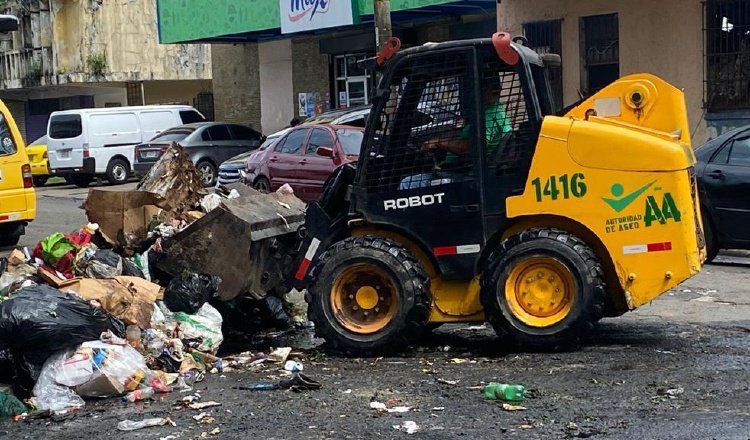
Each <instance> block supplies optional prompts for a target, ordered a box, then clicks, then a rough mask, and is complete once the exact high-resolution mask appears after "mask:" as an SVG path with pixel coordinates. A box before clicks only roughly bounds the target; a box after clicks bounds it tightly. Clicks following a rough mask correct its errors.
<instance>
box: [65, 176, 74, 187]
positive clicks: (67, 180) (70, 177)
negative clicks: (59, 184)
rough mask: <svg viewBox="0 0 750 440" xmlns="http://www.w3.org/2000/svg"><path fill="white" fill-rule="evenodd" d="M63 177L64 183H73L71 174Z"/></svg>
mask: <svg viewBox="0 0 750 440" xmlns="http://www.w3.org/2000/svg"><path fill="white" fill-rule="evenodd" d="M63 179H65V183H67V184H68V185H75V182H74V181H73V177H72V176H65V177H63Z"/></svg>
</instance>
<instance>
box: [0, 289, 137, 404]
mask: <svg viewBox="0 0 750 440" xmlns="http://www.w3.org/2000/svg"><path fill="white" fill-rule="evenodd" d="M107 330H111V331H112V332H113V333H115V334H116V335H117V336H120V337H124V336H125V325H124V324H123V323H122V321H120V320H119V319H117V318H115V317H113V316H111V315H109V314H107V313H106V312H104V311H103V310H101V309H97V308H96V307H94V306H92V305H91V304H89V303H87V302H85V301H83V300H81V299H79V298H78V297H76V296H73V295H68V294H65V293H63V292H60V291H59V290H57V289H54V288H52V287H50V286H46V285H38V286H30V287H26V288H23V289H21V290H19V291H17V292H16V293H15V294H14V295H13V296H12V297H10V298H9V299H7V300H5V301H3V302H2V303H0V344H4V345H5V346H7V347H8V348H9V349H10V352H11V354H12V356H13V360H14V364H15V376H16V379H15V381H14V385H16V386H17V390H16V391H17V392H18V393H19V394H20V395H23V396H28V395H29V394H30V393H31V389H32V388H33V386H34V383H35V382H36V380H37V379H38V378H39V373H40V372H41V369H42V366H43V365H44V362H45V361H46V360H47V358H48V357H49V356H51V355H52V354H53V353H55V352H57V351H59V350H62V349H65V348H72V347H75V346H77V345H79V344H81V343H83V342H86V341H92V340H97V339H99V335H101V333H103V332H105V331H107Z"/></svg>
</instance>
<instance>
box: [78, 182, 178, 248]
mask: <svg viewBox="0 0 750 440" xmlns="http://www.w3.org/2000/svg"><path fill="white" fill-rule="evenodd" d="M163 205H164V200H163V199H162V198H161V197H159V196H158V195H156V194H152V193H148V192H144V191H113V190H107V189H103V188H91V189H90V190H89V195H88V198H86V202H85V203H84V209H85V210H86V216H87V217H88V219H89V221H90V222H92V223H98V224H99V231H100V232H101V234H102V236H103V237H104V239H105V240H107V241H108V242H109V243H110V244H112V245H113V246H121V247H125V248H133V247H136V246H137V245H138V244H139V243H140V242H141V241H142V240H144V239H145V238H146V234H147V233H148V225H149V223H150V222H151V219H152V218H153V216H154V215H157V216H158V215H159V214H160V213H161V211H162V208H161V206H163Z"/></svg>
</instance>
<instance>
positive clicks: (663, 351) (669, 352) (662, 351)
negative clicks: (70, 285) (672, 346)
mask: <svg viewBox="0 0 750 440" xmlns="http://www.w3.org/2000/svg"><path fill="white" fill-rule="evenodd" d="M655 351H656V352H657V353H661V354H674V353H673V352H672V351H670V350H660V349H658V348H657V349H656V350H655Z"/></svg>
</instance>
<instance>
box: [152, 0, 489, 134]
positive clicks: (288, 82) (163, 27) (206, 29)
mask: <svg viewBox="0 0 750 440" xmlns="http://www.w3.org/2000/svg"><path fill="white" fill-rule="evenodd" d="M157 3H158V11H159V30H160V38H161V42H162V43H169V44H173V43H177V44H185V43H189V42H194V43H207V42H208V43H213V44H212V49H211V51H212V65H213V84H214V93H215V94H214V103H215V114H216V118H217V120H226V121H231V122H242V123H247V124H250V125H251V126H253V127H255V128H259V129H261V130H262V131H263V132H264V133H267V134H268V133H272V132H274V131H277V130H279V129H281V128H283V127H285V126H287V125H288V124H289V121H290V120H291V119H292V118H294V117H299V118H301V119H304V118H306V117H308V116H312V115H315V114H318V113H320V112H322V111H325V110H328V109H332V108H345V107H354V106H360V105H366V104H369V102H370V95H371V92H372V90H373V88H374V77H373V74H372V72H369V71H367V70H366V69H364V68H362V67H361V66H360V65H359V64H358V63H357V61H359V60H362V59H364V58H368V57H372V56H374V55H375V53H376V47H375V46H376V43H375V41H376V39H375V31H374V23H373V0H316V1H305V0H213V1H208V0H193V1H190V2H185V1H181V0H157ZM495 6H496V0H391V1H390V7H391V12H392V13H391V16H392V23H393V34H394V35H395V36H397V37H399V38H400V39H401V41H402V45H403V47H408V46H413V45H418V44H423V43H425V42H429V41H444V40H449V39H461V38H474V37H487V36H490V35H491V34H492V33H493V32H495V30H496V26H497V23H496V9H495Z"/></svg>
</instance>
